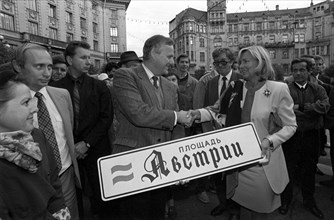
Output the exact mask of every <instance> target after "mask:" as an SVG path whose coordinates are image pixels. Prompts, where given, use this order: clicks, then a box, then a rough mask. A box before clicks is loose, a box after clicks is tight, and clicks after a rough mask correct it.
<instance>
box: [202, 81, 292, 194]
mask: <svg viewBox="0 0 334 220" xmlns="http://www.w3.org/2000/svg"><path fill="white" fill-rule="evenodd" d="M266 89H267V90H269V91H270V95H268V96H266V95H265V94H264V92H265V90H266ZM246 92H247V89H246V88H245V84H244V88H243V97H245V95H246ZM217 105H219V106H220V102H217V103H216V104H215V106H216V107H218V106H217ZM200 112H201V121H207V120H211V116H210V115H209V113H208V112H207V111H206V110H201V111H200ZM271 112H276V113H278V115H279V117H280V119H281V120H282V125H283V127H282V129H281V130H279V131H278V132H276V133H274V134H272V135H269V134H268V122H269V115H270V113H271ZM212 113H213V114H215V115H217V113H214V112H212ZM251 122H253V124H254V126H255V129H256V131H257V133H258V135H259V138H260V140H263V139H264V138H265V137H268V138H269V139H270V140H272V141H273V145H274V148H275V150H274V151H273V152H272V153H271V157H270V161H269V163H266V164H263V169H264V171H265V174H266V176H267V179H268V181H269V183H270V186H271V188H272V190H273V191H274V192H275V193H276V194H280V193H281V192H282V191H283V190H284V188H285V186H286V185H287V184H288V182H289V176H288V172H287V168H286V164H285V158H284V154H283V150H282V148H281V144H282V143H284V142H285V141H287V140H288V139H289V138H291V137H292V136H293V134H294V133H295V132H296V130H297V122H296V116H295V114H294V112H293V100H292V98H291V96H290V93H289V88H288V86H287V85H286V84H285V83H281V82H275V81H269V80H267V82H266V83H265V84H264V85H263V86H262V87H261V88H260V89H259V90H257V91H256V92H255V97H254V102H253V106H252V110H251Z"/></svg>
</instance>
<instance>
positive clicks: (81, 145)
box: [75, 141, 88, 159]
mask: <svg viewBox="0 0 334 220" xmlns="http://www.w3.org/2000/svg"><path fill="white" fill-rule="evenodd" d="M87 151H88V147H87V146H86V143H85V142H84V141H80V142H78V143H76V144H75V154H76V156H77V158H78V159H84V158H85V157H86V156H87Z"/></svg>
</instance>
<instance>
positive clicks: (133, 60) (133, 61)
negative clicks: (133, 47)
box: [118, 51, 143, 68]
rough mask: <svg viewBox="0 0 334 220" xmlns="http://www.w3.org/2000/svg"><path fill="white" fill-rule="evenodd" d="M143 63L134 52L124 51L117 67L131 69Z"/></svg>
mask: <svg viewBox="0 0 334 220" xmlns="http://www.w3.org/2000/svg"><path fill="white" fill-rule="evenodd" d="M142 62H143V61H142V60H141V59H139V57H138V56H137V54H136V52H134V51H125V52H123V53H122V54H121V57H120V61H119V62H118V66H119V67H120V68H131V67H137V66H139V65H140V64H141V63H142Z"/></svg>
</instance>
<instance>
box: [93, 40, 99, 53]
mask: <svg viewBox="0 0 334 220" xmlns="http://www.w3.org/2000/svg"><path fill="white" fill-rule="evenodd" d="M93 48H94V50H95V51H98V50H99V42H98V41H97V40H93Z"/></svg>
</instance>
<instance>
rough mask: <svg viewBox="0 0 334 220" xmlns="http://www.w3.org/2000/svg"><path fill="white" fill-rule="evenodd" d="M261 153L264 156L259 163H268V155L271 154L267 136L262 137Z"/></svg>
mask: <svg viewBox="0 0 334 220" xmlns="http://www.w3.org/2000/svg"><path fill="white" fill-rule="evenodd" d="M261 148H262V153H261V155H262V156H263V157H264V158H263V159H262V160H261V161H260V163H261V164H263V163H269V161H270V156H271V149H270V141H269V140H268V139H267V138H264V139H263V140H262V143H261Z"/></svg>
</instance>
